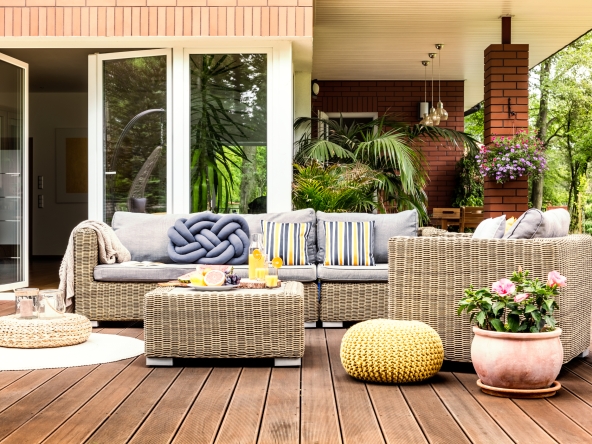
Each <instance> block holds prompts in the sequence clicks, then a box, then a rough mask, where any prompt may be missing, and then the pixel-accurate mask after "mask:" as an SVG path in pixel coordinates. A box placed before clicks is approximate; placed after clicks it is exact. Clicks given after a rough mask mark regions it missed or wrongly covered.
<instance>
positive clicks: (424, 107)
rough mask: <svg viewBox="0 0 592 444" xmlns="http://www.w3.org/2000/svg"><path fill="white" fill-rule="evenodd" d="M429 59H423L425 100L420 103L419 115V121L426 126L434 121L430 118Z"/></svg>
mask: <svg viewBox="0 0 592 444" xmlns="http://www.w3.org/2000/svg"><path fill="white" fill-rule="evenodd" d="M429 63H430V61H429V60H422V61H421V64H422V65H423V102H420V103H419V116H420V117H421V121H420V122H419V124H420V125H424V126H432V125H433V121H432V119H431V118H430V119H428V115H429V111H430V108H429V103H428V101H427V97H428V82H427V66H428V65H429Z"/></svg>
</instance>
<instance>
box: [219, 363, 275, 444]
mask: <svg viewBox="0 0 592 444" xmlns="http://www.w3.org/2000/svg"><path fill="white" fill-rule="evenodd" d="M270 375H271V369H269V368H263V367H262V368H245V369H243V371H242V373H241V375H240V378H239V380H238V383H237V385H236V389H235V390H234V394H233V395H232V400H231V401H230V405H229V406H228V410H227V411H226V415H225V416H224V421H223V422H222V425H221V426H220V431H219V432H218V436H217V437H216V442H219V443H227V442H256V441H257V434H258V433H259V424H260V423H261V415H262V413H263V406H264V405H265V397H266V395H267V387H268V385H269V377H270Z"/></svg>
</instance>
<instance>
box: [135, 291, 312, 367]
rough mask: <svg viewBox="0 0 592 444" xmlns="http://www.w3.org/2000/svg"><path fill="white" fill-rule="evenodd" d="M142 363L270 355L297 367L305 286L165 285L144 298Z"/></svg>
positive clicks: (301, 351) (281, 363)
mask: <svg viewBox="0 0 592 444" xmlns="http://www.w3.org/2000/svg"><path fill="white" fill-rule="evenodd" d="M144 339H145V341H146V364H147V365H154V366H170V365H173V358H274V359H275V365H276V366H299V365H300V364H301V358H302V356H303V354H304V287H303V285H302V283H300V282H286V283H284V284H283V285H282V287H281V288H278V289H273V290H271V289H261V290H250V289H242V288H241V289H235V290H232V291H198V290H191V289H187V288H171V287H163V288H157V289H156V290H153V291H150V292H148V293H146V296H145V298H144Z"/></svg>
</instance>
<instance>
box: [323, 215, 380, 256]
mask: <svg viewBox="0 0 592 444" xmlns="http://www.w3.org/2000/svg"><path fill="white" fill-rule="evenodd" d="M324 224H325V262H324V265H354V266H373V265H376V264H375V262H374V221H373V220H370V221H366V222H337V221H334V222H329V221H324Z"/></svg>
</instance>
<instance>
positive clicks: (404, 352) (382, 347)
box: [341, 319, 444, 383]
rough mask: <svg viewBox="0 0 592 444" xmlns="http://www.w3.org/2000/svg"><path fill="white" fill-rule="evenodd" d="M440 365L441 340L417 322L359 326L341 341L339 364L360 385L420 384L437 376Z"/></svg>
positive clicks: (376, 322)
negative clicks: (366, 383)
mask: <svg viewBox="0 0 592 444" xmlns="http://www.w3.org/2000/svg"><path fill="white" fill-rule="evenodd" d="M443 362H444V347H442V340H441V339H440V336H438V333H436V331H435V330H434V329H433V328H432V327H430V326H429V325H427V324H424V323H423V322H419V321H393V320H390V319H374V320H371V321H365V322H360V323H359V324H356V325H354V326H353V327H351V328H350V329H349V330H348V331H347V332H346V333H345V335H344V336H343V340H342V341H341V363H342V364H343V367H344V368H345V371H346V372H347V373H348V374H349V375H350V376H353V377H354V378H357V379H361V380H363V381H370V382H391V383H401V382H416V381H422V380H424V379H427V378H429V377H431V376H434V375H435V374H436V373H438V371H439V370H440V368H441V367H442V363H443Z"/></svg>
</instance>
